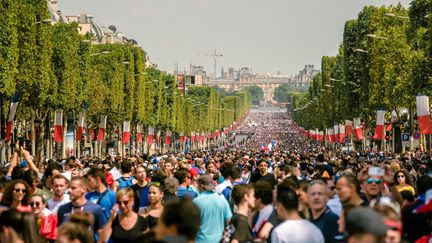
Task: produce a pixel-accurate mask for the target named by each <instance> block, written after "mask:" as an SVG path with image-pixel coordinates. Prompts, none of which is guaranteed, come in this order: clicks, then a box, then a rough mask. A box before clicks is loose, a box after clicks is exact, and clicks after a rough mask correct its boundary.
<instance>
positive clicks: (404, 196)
mask: <svg viewBox="0 0 432 243" xmlns="http://www.w3.org/2000/svg"><path fill="white" fill-rule="evenodd" d="M400 194H401V197H402V199H403V200H407V201H408V202H414V201H415V197H414V195H413V193H412V192H411V191H409V190H403V191H401V192H400Z"/></svg>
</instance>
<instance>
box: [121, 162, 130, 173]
mask: <svg viewBox="0 0 432 243" xmlns="http://www.w3.org/2000/svg"><path fill="white" fill-rule="evenodd" d="M120 168H121V171H122V173H130V172H131V171H132V164H131V162H129V161H125V162H123V163H121V165H120Z"/></svg>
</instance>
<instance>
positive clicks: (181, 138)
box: [180, 132, 186, 143]
mask: <svg viewBox="0 0 432 243" xmlns="http://www.w3.org/2000/svg"><path fill="white" fill-rule="evenodd" d="M185 141H186V139H185V135H184V133H183V132H181V133H180V143H184V142H185Z"/></svg>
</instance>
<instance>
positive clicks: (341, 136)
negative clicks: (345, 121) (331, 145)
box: [339, 124, 345, 143]
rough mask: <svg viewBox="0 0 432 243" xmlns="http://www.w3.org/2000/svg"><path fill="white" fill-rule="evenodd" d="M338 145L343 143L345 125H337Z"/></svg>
mask: <svg viewBox="0 0 432 243" xmlns="http://www.w3.org/2000/svg"><path fill="white" fill-rule="evenodd" d="M339 130H340V132H339V143H345V125H342V124H340V125H339Z"/></svg>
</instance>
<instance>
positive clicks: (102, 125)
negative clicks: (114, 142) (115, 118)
mask: <svg viewBox="0 0 432 243" xmlns="http://www.w3.org/2000/svg"><path fill="white" fill-rule="evenodd" d="M106 124H107V116H101V120H100V122H99V129H98V134H97V140H98V141H103V140H105V131H106Z"/></svg>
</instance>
